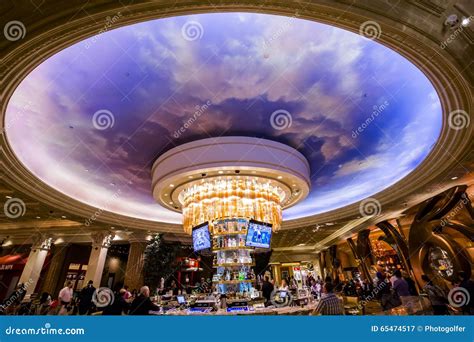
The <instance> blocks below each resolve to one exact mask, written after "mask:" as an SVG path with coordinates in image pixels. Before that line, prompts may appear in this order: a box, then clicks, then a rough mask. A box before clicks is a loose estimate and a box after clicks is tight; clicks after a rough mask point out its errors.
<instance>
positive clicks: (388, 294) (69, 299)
mask: <svg viewBox="0 0 474 342" xmlns="http://www.w3.org/2000/svg"><path fill="white" fill-rule="evenodd" d="M262 278H263V280H262V281H259V282H258V285H257V286H258V290H260V291H261V293H262V297H263V298H264V301H265V305H266V306H269V305H272V295H274V293H275V291H277V292H294V291H296V290H297V288H298V287H299V284H298V283H297V281H296V280H295V279H294V278H289V279H282V281H281V283H280V284H276V283H275V281H274V280H273V279H271V275H270V274H265V275H264V276H263V277H262ZM421 278H422V280H423V282H424V285H423V286H422V287H421V288H417V286H416V284H415V282H414V281H413V279H411V277H409V276H408V275H407V274H406V273H404V272H402V271H400V270H396V271H394V272H393V273H392V274H387V273H386V272H384V271H383V270H379V271H378V272H377V273H376V276H375V279H374V280H373V281H367V280H362V279H360V278H353V279H350V280H346V281H341V280H340V279H339V278H338V277H336V278H335V279H332V278H331V277H330V276H327V277H326V278H325V279H324V280H323V279H321V277H319V276H317V277H316V278H314V277H312V276H309V277H307V278H306V279H305V284H304V285H305V287H306V288H308V289H309V290H310V291H311V294H312V296H313V297H314V298H315V299H316V300H317V301H318V304H317V306H316V308H315V309H314V311H313V314H322V315H340V314H344V307H343V305H342V301H341V297H355V298H357V299H358V301H359V302H361V303H364V304H363V305H362V310H364V306H365V305H366V304H367V303H369V302H373V303H379V305H380V310H381V311H384V312H387V311H389V310H391V309H393V308H396V307H399V306H402V305H403V306H404V307H405V308H406V309H407V313H408V314H414V313H415V306H416V303H417V302H418V301H419V298H420V297H419V296H420V295H424V296H425V298H428V300H429V302H430V303H431V308H432V314H434V315H447V314H450V311H452V309H453V308H452V307H451V306H450V302H449V300H448V289H447V288H443V287H442V286H439V285H437V284H435V282H434V281H433V280H432V279H430V277H428V276H427V275H422V277H421ZM459 279H460V282H459V283H455V284H452V285H453V286H454V287H460V288H463V289H464V290H463V291H465V292H466V293H468V296H467V297H468V301H467V302H466V303H465V304H464V305H463V306H462V307H460V308H456V309H459V310H458V311H460V312H458V313H462V314H468V315H473V314H474V282H473V281H472V280H470V277H469V276H468V275H467V274H466V273H465V272H460V273H459ZM192 289H193V291H198V292H199V293H209V292H211V291H212V283H211V282H210V280H205V279H204V278H201V281H200V282H198V283H197V284H195V286H193V287H192ZM187 290H191V287H190V288H189V289H186V290H185V292H188V291H187ZM178 291H179V290H178V286H177V284H176V282H175V281H174V280H173V281H171V282H170V284H169V286H167V287H166V288H165V287H164V286H161V287H160V288H157V289H156V291H155V292H156V293H157V294H165V293H167V294H172V295H178ZM25 294H26V287H25V285H23V284H19V285H18V287H17V289H16V291H14V293H13V294H12V295H10V296H9V298H7V299H6V300H5V301H4V302H3V303H2V304H1V305H0V314H14V315H25V314H39V315H47V314H53V315H76V314H77V315H90V314H94V313H95V312H101V313H102V314H104V315H122V314H129V315H147V314H148V313H149V312H150V311H159V309H160V308H159V306H157V305H156V304H154V303H153V301H152V300H151V299H150V288H149V287H148V286H143V287H141V288H140V290H132V291H129V288H128V286H123V287H117V288H116V289H115V290H114V291H113V292H112V291H110V292H109V293H106V294H105V297H104V298H95V297H97V294H96V288H95V287H94V286H93V282H92V281H89V282H88V283H87V285H86V286H85V287H84V288H82V289H81V290H80V291H79V292H78V293H76V294H74V292H73V283H72V282H70V281H68V282H67V283H66V286H65V287H64V288H62V289H61V290H60V291H59V294H58V297H57V299H53V298H52V296H51V294H49V293H47V292H44V293H42V294H41V295H40V296H39V297H38V298H37V299H36V300H30V301H25V300H24V298H25ZM102 295H103V296H104V294H102ZM98 302H99V303H98ZM363 313H365V312H363Z"/></svg>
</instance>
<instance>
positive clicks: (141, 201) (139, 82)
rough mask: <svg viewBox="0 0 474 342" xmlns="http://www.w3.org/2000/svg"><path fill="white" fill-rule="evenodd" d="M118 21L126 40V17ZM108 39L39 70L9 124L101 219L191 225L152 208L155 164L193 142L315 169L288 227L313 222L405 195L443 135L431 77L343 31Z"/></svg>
mask: <svg viewBox="0 0 474 342" xmlns="http://www.w3.org/2000/svg"><path fill="white" fill-rule="evenodd" d="M109 19H110V21H111V23H110V24H111V26H112V27H113V25H114V24H115V23H119V22H120V20H121V16H120V15H119V14H118V15H117V16H116V17H114V18H109ZM107 28H108V26H105V27H104V30H103V31H104V32H101V33H100V34H98V35H97V36H94V37H92V38H90V39H87V40H84V41H82V42H79V43H77V44H75V45H73V46H71V47H69V48H66V49H65V50H63V51H61V52H60V53H58V54H56V55H54V56H52V57H51V58H49V59H47V60H46V61H44V62H43V63H42V64H41V65H39V66H38V67H37V68H36V69H35V70H33V71H32V72H31V73H30V74H29V75H28V76H27V77H26V78H25V79H24V80H23V81H22V83H21V84H20V85H19V87H18V88H17V89H16V91H15V93H14V95H13V96H12V98H11V99H10V102H9V104H8V108H7V113H6V117H5V121H6V122H5V123H6V127H7V138H8V141H9V143H10V145H11V147H12V149H13V150H14V152H15V154H16V155H17V157H18V158H19V160H20V161H21V162H22V163H23V164H24V165H25V166H26V167H27V168H28V169H29V170H31V172H32V173H33V174H34V175H36V176H37V177H38V178H40V179H41V180H42V181H43V182H45V183H46V184H48V185H50V186H51V187H53V188H55V189H57V190H59V191H60V192H62V193H64V194H66V195H68V196H70V197H72V198H75V199H77V200H79V201H81V202H84V203H86V204H89V205H92V206H95V207H100V208H103V209H106V210H109V211H112V212H115V213H119V214H123V215H127V216H130V217H136V218H142V219H146V220H151V221H160V222H170V223H180V222H181V215H180V214H178V213H174V212H171V211H168V210H166V209H164V208H162V207H161V206H159V205H158V204H156V203H155V201H154V199H153V197H152V194H151V175H150V170H151V165H152V163H153V161H154V160H155V159H156V158H157V157H158V156H159V155H160V154H162V153H164V152H165V151H167V150H169V149H171V148H173V147H175V146H177V145H180V144H183V143H186V142H190V141H194V140H197V139H202V138H209V137H218V136H233V135H240V136H251V137H261V138H265V139H270V140H274V141H278V142H282V143H285V144H288V145H290V146H292V147H294V148H296V149H298V150H299V151H300V152H301V153H303V154H304V155H305V156H306V158H307V159H308V160H309V163H310V167H311V181H312V189H311V193H310V194H309V196H308V197H307V198H306V199H305V200H304V201H302V202H301V203H299V204H298V205H296V206H294V207H292V208H289V209H287V210H285V211H284V219H286V220H288V219H296V218H301V217H306V216H310V215H314V214H317V213H322V212H325V211H328V210H332V209H336V208H340V207H343V206H346V205H348V204H351V203H354V202H357V201H360V200H362V199H363V198H365V197H368V196H371V195H373V194H375V193H377V192H379V191H381V190H383V189H385V188H387V187H389V186H391V185H393V184H394V183H396V182H397V181H398V180H400V179H402V178H403V177H405V176H406V175H407V174H408V173H410V172H411V171H412V170H413V169H415V168H416V167H417V166H418V165H419V164H420V163H421V162H422V161H423V159H424V158H425V157H426V156H427V155H428V153H429V152H430V150H431V148H432V147H433V144H434V143H435V142H436V140H437V138H438V135H439V133H440V130H441V118H442V116H441V107H440V102H439V99H438V97H437V95H436V92H435V90H434V88H433V86H432V85H431V84H430V82H429V81H428V79H427V78H426V77H425V76H424V75H423V73H422V72H421V71H419V70H418V69H417V68H416V67H415V66H414V65H412V64H411V63H410V62H408V61H407V60H406V59H404V58H403V57H401V56H400V55H398V54H397V53H395V52H394V51H392V50H390V49H388V48H386V47H384V46H382V45H380V44H378V43H376V42H374V41H373V40H370V39H368V38H365V37H363V36H361V35H357V34H354V33H351V32H347V31H344V30H342V29H338V28H335V27H331V26H327V25H323V24H319V23H315V22H311V21H306V20H302V19H298V18H288V17H281V16H275V15H266V14H251V13H213V14H199V15H191V16H181V17H172V18H167V19H159V20H154V21H148V22H144V23H140V24H134V25H130V26H126V27H122V28H118V29H114V30H107Z"/></svg>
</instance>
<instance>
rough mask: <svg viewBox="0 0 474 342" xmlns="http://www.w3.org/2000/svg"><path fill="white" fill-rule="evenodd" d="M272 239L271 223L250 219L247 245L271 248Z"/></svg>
mask: <svg viewBox="0 0 474 342" xmlns="http://www.w3.org/2000/svg"><path fill="white" fill-rule="evenodd" d="M271 239H272V225H271V224H270V223H265V222H259V221H255V220H250V221H249V227H248V229H247V237H246V239H245V246H247V247H257V248H270V241H271Z"/></svg>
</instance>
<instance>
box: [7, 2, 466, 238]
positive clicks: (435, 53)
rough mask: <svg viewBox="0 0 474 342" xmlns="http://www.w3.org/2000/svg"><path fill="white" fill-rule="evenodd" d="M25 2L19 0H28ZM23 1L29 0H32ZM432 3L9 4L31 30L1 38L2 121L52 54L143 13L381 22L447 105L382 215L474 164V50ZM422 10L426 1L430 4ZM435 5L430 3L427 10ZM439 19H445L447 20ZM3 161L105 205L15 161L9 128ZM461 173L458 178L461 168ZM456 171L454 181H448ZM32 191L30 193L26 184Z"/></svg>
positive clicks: (19, 175)
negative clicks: (434, 134) (428, 148)
mask: <svg viewBox="0 0 474 342" xmlns="http://www.w3.org/2000/svg"><path fill="white" fill-rule="evenodd" d="M21 2H22V1H19V2H18V3H21ZM24 2H25V3H26V2H28V1H26V0H25V1H24ZM430 3H431V2H430V1H411V2H399V3H398V5H394V4H392V3H391V2H390V1H368V0H367V1H364V0H360V1H328V0H326V1H318V2H315V1H290V0H287V1H267V2H264V3H263V2H258V1H245V0H240V1H238V0H237V1H236V0H234V1H226V0H220V1H213V2H212V3H210V2H208V1H182V0H178V1H169V0H163V1H159V2H156V1H154V2H152V1H137V2H134V3H133V4H130V5H127V6H122V5H121V4H120V2H116V1H101V2H100V3H96V2H87V3H84V2H82V1H76V0H71V1H67V2H64V1H48V2H44V3H43V4H41V5H40V8H39V9H37V10H36V11H35V10H34V8H32V6H31V3H29V2H28V5H29V6H21V5H13V6H10V7H8V8H3V7H6V5H2V6H3V7H2V9H4V10H3V11H1V13H2V14H1V18H2V21H1V22H2V23H7V22H10V21H12V20H22V23H23V24H24V26H25V27H26V35H25V37H24V38H23V39H20V40H17V41H8V40H6V39H2V40H0V58H1V61H0V67H1V70H0V74H1V75H2V84H1V86H0V96H1V98H2V100H3V101H2V102H1V104H0V116H1V117H0V119H1V120H0V125H1V126H0V129H1V130H2V132H3V128H4V126H3V125H4V113H5V110H6V106H7V104H8V100H9V98H10V97H11V95H12V93H13V91H14V90H15V88H16V87H17V86H18V84H19V83H20V82H21V80H22V79H23V78H24V77H26V75H27V74H28V73H29V72H30V71H31V70H32V69H33V68H34V67H36V66H37V65H38V64H40V63H41V62H42V61H43V60H44V59H46V58H48V57H50V56H51V55H53V54H55V53H57V52H58V51H60V50H62V49H64V48H66V47H67V46H70V45H72V44H74V43H76V42H78V41H81V40H83V39H85V38H87V37H90V36H93V35H95V34H97V33H99V32H100V31H101V30H104V27H105V28H106V29H112V28H116V27H120V26H124V25H129V24H132V23H136V22H141V21H145V20H151V19H157V18H163V17H169V16H174V15H181V14H190V13H203V12H210V11H211V12H212V11H251V12H265V13H273V14H280V15H287V16H294V15H297V16H298V17H299V18H303V19H308V20H314V21H318V22H322V23H326V24H329V25H333V26H337V27H340V28H343V29H346V30H350V31H353V32H356V33H358V32H359V29H360V27H361V24H362V23H364V22H366V21H368V20H373V21H376V22H377V23H378V24H379V25H380V27H381V35H380V37H379V38H378V39H377V41H378V42H379V43H381V44H384V45H386V46H388V47H389V48H391V49H393V50H395V51H397V52H398V53H400V54H401V55H403V56H404V57H406V58H407V59H409V60H410V61H411V62H413V63H414V64H415V65H416V66H417V67H418V68H420V69H421V70H422V71H423V72H424V73H425V74H426V76H427V77H428V78H429V79H430V80H431V82H432V83H433V85H434V87H435V89H436V91H437V93H438V95H439V97H440V101H441V105H442V109H443V128H442V133H441V135H440V137H439V140H438V142H437V143H436V145H435V146H434V148H433V150H432V152H431V153H430V155H429V156H428V157H427V158H426V159H425V161H424V162H423V163H422V164H421V165H420V166H418V167H417V168H416V169H415V170H414V171H413V172H411V173H410V174H409V175H408V176H407V177H405V178H404V179H403V180H401V181H399V182H398V183H397V184H395V185H393V186H391V187H389V188H387V189H385V190H383V191H382V192H380V193H378V194H375V195H374V196H372V197H375V198H376V199H377V200H378V201H379V202H380V203H381V205H382V208H383V210H384V212H388V213H390V212H392V213H394V212H399V211H400V210H402V209H405V208H406V207H407V206H411V205H414V204H417V203H419V202H420V201H421V200H423V198H426V197H430V196H432V195H433V194H435V193H437V192H441V191H442V190H443V188H444V187H446V186H447V180H449V177H448V175H449V176H450V174H449V172H450V171H451V170H455V169H459V170H461V171H463V173H467V172H468V171H469V166H468V165H469V163H472V159H473V158H474V157H473V156H472V155H469V153H470V151H472V150H473V141H474V139H473V135H474V134H473V131H474V129H473V128H474V124H473V122H474V119H472V118H473V113H474V104H473V98H474V96H473V88H472V87H473V83H474V82H473V80H474V69H473V68H472V67H469V66H470V65H471V63H472V56H473V55H474V47H473V46H472V45H469V44H467V45H466V40H465V39H462V38H459V39H455V40H453V41H452V42H451V43H450V44H449V45H448V46H447V47H446V48H441V44H442V43H443V42H444V41H445V40H446V37H447V33H446V29H445V27H444V26H443V21H444V20H442V17H444V16H447V14H450V13H448V12H447V11H456V9H455V8H446V11H444V10H443V8H441V7H440V6H434V7H433V6H431V5H430ZM423 7H424V8H423ZM427 8H428V9H429V10H426V9H427ZM463 8H464V10H469V11H471V13H474V3H472V2H470V3H469V2H468V3H464V7H463ZM117 13H120V19H119V20H117V21H116V22H115V23H114V24H113V27H110V28H108V27H106V26H104V25H107V17H113V16H114V15H117ZM440 16H441V17H440ZM454 110H463V111H465V112H467V113H469V115H470V118H471V125H470V126H468V127H466V128H464V129H461V130H453V129H450V128H449V125H448V114H449V113H450V112H452V111H454ZM0 165H1V168H2V170H3V173H4V176H5V177H6V178H7V179H8V182H9V184H11V186H12V187H15V188H17V189H20V190H21V191H28V193H29V194H30V195H31V196H32V197H34V198H35V199H37V200H40V201H42V202H44V203H46V204H48V205H51V206H54V207H57V208H61V209H63V210H65V211H68V212H71V213H74V214H76V215H79V216H83V217H84V218H86V219H87V218H88V217H90V216H91V215H93V213H94V212H95V211H96V210H97V208H93V207H91V206H88V205H85V204H83V203H80V202H78V201H76V200H73V199H70V198H67V197H66V196H65V195H63V194H62V193H60V192H58V191H56V190H54V189H52V188H51V187H49V186H47V185H46V184H44V183H43V182H41V181H40V180H38V179H37V178H36V177H34V176H33V175H32V174H31V173H30V172H29V170H27V169H26V168H25V167H24V166H23V165H22V164H21V163H20V162H19V161H18V159H17V158H16V156H15V154H14V152H13V151H12V150H11V148H10V146H9V144H8V142H7V140H6V138H5V134H1V136H0ZM458 176H459V175H458ZM447 177H448V179H447ZM26 189H27V190H26ZM358 215H359V207H358V203H356V204H353V205H349V206H346V207H343V208H340V209H337V210H333V211H330V212H327V213H323V214H319V215H315V216H311V217H306V218H302V219H298V220H292V221H287V222H284V225H283V227H282V229H289V228H297V227H302V226H309V225H312V224H315V223H318V222H331V221H338V220H345V221H348V220H350V219H357V216H358ZM97 221H98V222H106V223H108V224H111V225H117V226H125V227H133V228H136V229H146V230H153V231H160V232H173V233H178V234H179V233H182V227H181V225H179V224H168V223H164V222H161V223H160V222H151V221H146V220H141V219H135V218H131V217H125V216H123V215H117V214H114V213H110V212H103V213H102V214H101V216H100V217H99V218H98V219H97Z"/></svg>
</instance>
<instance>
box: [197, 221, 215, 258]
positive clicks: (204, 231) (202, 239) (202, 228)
mask: <svg viewBox="0 0 474 342" xmlns="http://www.w3.org/2000/svg"><path fill="white" fill-rule="evenodd" d="M193 247H194V251H195V252H197V251H201V250H203V249H206V248H211V235H210V233H209V222H204V223H202V224H200V225H199V226H196V227H194V228H193Z"/></svg>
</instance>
